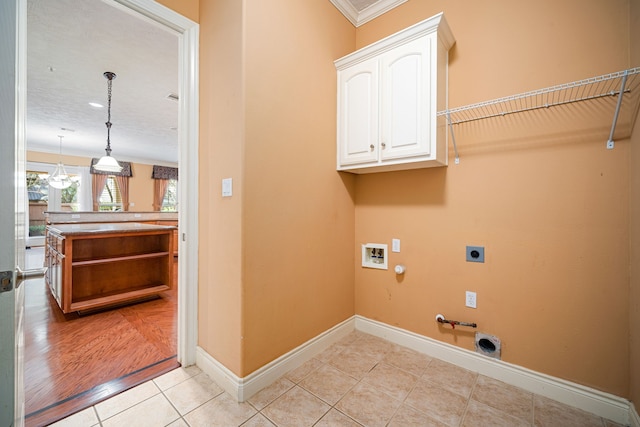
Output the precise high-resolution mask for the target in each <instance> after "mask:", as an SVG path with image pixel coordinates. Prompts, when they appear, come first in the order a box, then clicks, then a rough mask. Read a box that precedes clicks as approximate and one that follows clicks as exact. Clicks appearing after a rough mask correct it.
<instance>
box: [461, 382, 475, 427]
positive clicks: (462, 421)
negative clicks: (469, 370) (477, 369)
mask: <svg viewBox="0 0 640 427" xmlns="http://www.w3.org/2000/svg"><path fill="white" fill-rule="evenodd" d="M479 378H480V375H479V374H478V375H476V379H475V381H474V382H473V387H471V391H470V392H469V397H468V398H467V403H466V404H465V405H464V410H463V411H462V416H461V417H460V422H459V423H458V425H459V426H463V425H464V419H465V418H466V417H467V413H468V412H469V403H471V399H472V397H473V392H474V391H475V389H476V386H477V385H478V379H479Z"/></svg>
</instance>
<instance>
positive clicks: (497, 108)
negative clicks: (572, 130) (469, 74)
mask: <svg viewBox="0 0 640 427" xmlns="http://www.w3.org/2000/svg"><path fill="white" fill-rule="evenodd" d="M638 75H640V67H636V68H630V69H628V70H623V71H618V72H615V73H610V74H604V75H601V76H597V77H591V78H588V79H584V80H578V81H574V82H571V83H565V84H561V85H556V86H551V87H548V88H544V89H538V90H534V91H530V92H524V93H520V94H517V95H512V96H507V97H503V98H498V99H494V100H491V101H485V102H479V103H477V104H471V105H466V106H463V107H457V108H452V109H449V110H444V111H439V112H438V116H443V115H444V116H446V117H447V119H448V122H449V125H450V126H451V125H457V124H461V123H466V122H470V121H475V120H482V119H487V118H490V117H497V116H504V115H507V114H514V113H520V112H524V111H532V110H537V109H540V108H548V107H552V106H556V105H563V104H570V103H574V102H580V101H587V100H591V99H597V98H602V97H607V96H616V95H618V96H619V100H618V102H619V103H620V102H621V92H620V89H618V88H619V87H620V86H621V85H620V84H619V82H620V81H621V80H622V79H625V83H626V86H627V89H622V90H623V91H624V93H629V92H632V91H634V90H635V89H637V85H638V82H640V78H637V77H638ZM613 128H614V129H615V124H614V126H613Z"/></svg>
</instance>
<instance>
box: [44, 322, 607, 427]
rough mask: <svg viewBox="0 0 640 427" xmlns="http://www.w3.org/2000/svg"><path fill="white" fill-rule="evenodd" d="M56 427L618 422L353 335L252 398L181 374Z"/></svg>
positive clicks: (585, 426)
mask: <svg viewBox="0 0 640 427" xmlns="http://www.w3.org/2000/svg"><path fill="white" fill-rule="evenodd" d="M54 426H56V427H89V426H103V427H112V426H136V427H144V426H149V427H156V426H170V427H184V426H191V427H199V426H224V427H231V426H243V427H262V426H264V427H267V426H268V427H273V426H296V427H299V426H317V427H327V426H345V427H348V426H353V427H357V426H372V427H376V426H389V427H407V426H436V427H440V426H508V427H515V426H558V427H571V426H576V427H590V426H594V427H595V426H597V427H613V426H618V424H616V423H613V422H611V421H608V420H605V419H602V418H600V417H597V416H595V415H592V414H589V413H587V412H584V411H581V410H578V409H574V408H571V407H569V406H566V405H563V404H561V403H558V402H555V401H553V400H550V399H547V398H544V397H542V396H538V395H534V394H532V393H529V392H527V391H524V390H522V389H519V388H517V387H513V386H511V385H507V384H505V383H502V382H499V381H496V380H494V379H491V378H488V377H485V376H483V375H478V374H476V373H474V372H471V371H468V370H465V369H462V368H460V367H457V366H455V365H452V364H450V363H447V362H444V361H442V360H438V359H434V358H431V357H428V356H426V355H424V354H421V353H418V352H415V351H413V350H410V349H407V348H405V347H401V346H398V345H395V344H392V343H390V342H388V341H385V340H382V339H380V338H377V337H374V336H371V335H367V334H364V333H362V332H357V331H354V332H352V333H351V334H350V335H349V336H347V337H346V338H344V339H342V340H341V341H340V342H338V343H336V344H334V345H333V346H331V347H330V348H328V349H327V350H325V351H324V352H322V353H321V354H319V355H318V356H317V357H316V358H314V359H311V360H310V361H308V362H307V363H305V364H304V365H302V366H301V367H299V368H298V369H295V370H293V371H291V372H289V373H288V374H286V375H285V376H284V377H282V378H280V379H279V380H278V381H276V382H275V383H273V384H272V385H271V386H269V387H267V388H265V389H264V390H262V391H260V392H259V393H257V394H256V395H254V396H253V397H252V398H251V399H249V401H248V402H245V403H237V402H235V401H234V400H233V398H231V396H230V395H228V394H227V393H225V392H224V391H223V390H222V388H220V387H219V386H218V385H217V384H216V383H215V382H213V381H212V380H210V379H209V377H207V375H206V374H204V373H203V372H202V371H200V369H199V368H197V367H195V366H193V367H189V368H186V369H185V368H179V369H176V370H174V371H171V372H169V373H167V374H165V375H163V376H161V377H158V378H156V379H154V380H152V381H149V382H147V383H144V384H142V385H140V386H138V387H136V388H134V389H131V390H129V391H126V392H124V393H122V394H120V395H118V396H115V397H113V398H111V399H109V400H106V401H104V402H102V403H99V404H97V405H95V406H93V407H91V408H88V409H86V410H84V411H82V412H79V413H77V414H74V415H72V416H70V417H68V418H66V419H64V420H62V421H60V422H58V423H56V424H54Z"/></svg>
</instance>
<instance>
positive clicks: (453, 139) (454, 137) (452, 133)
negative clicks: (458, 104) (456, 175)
mask: <svg viewBox="0 0 640 427" xmlns="http://www.w3.org/2000/svg"><path fill="white" fill-rule="evenodd" d="M447 122H448V123H449V129H450V130H451V141H452V142H453V152H454V153H455V154H456V159H455V161H454V162H455V164H456V165H459V164H460V156H459V155H458V146H457V145H456V134H455V133H454V132H453V123H451V113H450V112H449V110H447Z"/></svg>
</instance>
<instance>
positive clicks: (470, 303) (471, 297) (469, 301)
mask: <svg viewBox="0 0 640 427" xmlns="http://www.w3.org/2000/svg"><path fill="white" fill-rule="evenodd" d="M465 304H466V306H467V307H471V308H476V293H475V292H471V291H467V292H466V299H465Z"/></svg>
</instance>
